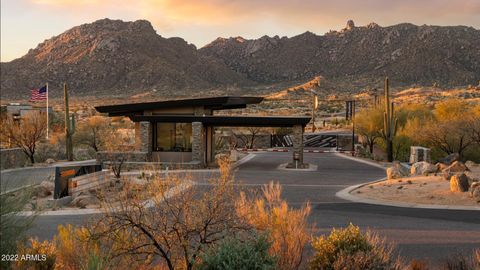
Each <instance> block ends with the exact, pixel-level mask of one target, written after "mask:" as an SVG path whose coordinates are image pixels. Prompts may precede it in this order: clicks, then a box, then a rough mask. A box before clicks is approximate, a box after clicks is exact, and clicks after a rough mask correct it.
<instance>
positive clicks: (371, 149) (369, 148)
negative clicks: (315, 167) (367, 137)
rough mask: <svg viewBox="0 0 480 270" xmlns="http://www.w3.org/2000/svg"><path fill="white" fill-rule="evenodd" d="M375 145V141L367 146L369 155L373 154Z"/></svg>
mask: <svg viewBox="0 0 480 270" xmlns="http://www.w3.org/2000/svg"><path fill="white" fill-rule="evenodd" d="M374 144H375V141H373V140H372V141H371V142H369V144H368V150H369V151H370V154H373V145H374Z"/></svg>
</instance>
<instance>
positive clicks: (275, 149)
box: [236, 148, 353, 153]
mask: <svg viewBox="0 0 480 270" xmlns="http://www.w3.org/2000/svg"><path fill="white" fill-rule="evenodd" d="M236 150H237V151H242V152H290V150H288V149H283V148H280V149H278V148H252V149H248V148H237V149H236ZM352 152H353V151H350V150H308V149H307V150H303V153H352Z"/></svg>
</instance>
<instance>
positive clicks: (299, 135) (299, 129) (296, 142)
mask: <svg viewBox="0 0 480 270" xmlns="http://www.w3.org/2000/svg"><path fill="white" fill-rule="evenodd" d="M292 143H293V156H292V158H293V162H292V164H293V165H295V154H297V155H298V166H299V167H303V126H302V125H295V126H293V134H292Z"/></svg>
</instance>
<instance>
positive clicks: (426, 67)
mask: <svg viewBox="0 0 480 270" xmlns="http://www.w3.org/2000/svg"><path fill="white" fill-rule="evenodd" d="M200 52H201V53H202V54H204V55H207V56H212V57H217V58H220V59H222V60H223V61H224V62H225V63H226V64H227V65H228V66H229V67H230V68H232V69H233V70H235V71H237V72H240V73H244V74H246V75H247V76H248V78H249V79H251V80H254V81H257V82H260V83H271V82H279V81H289V80H301V79H311V78H313V77H314V76H317V75H321V76H323V77H325V78H328V79H330V80H335V79H337V80H338V81H352V82H354V81H363V82H364V84H368V83H369V81H371V80H375V79H376V78H377V79H378V78H380V79H381V78H382V77H384V76H385V75H388V76H389V77H391V79H392V80H391V81H392V83H393V84H395V85H409V86H410V85H429V86H431V85H432V84H434V83H436V84H437V85H438V84H439V85H440V86H459V85H468V84H473V85H476V84H478V82H479V80H480V30H477V29H474V28H472V27H465V26H452V27H440V26H426V25H423V26H416V25H413V24H408V23H404V24H399V25H394V26H389V27H381V26H379V25H377V24H375V23H371V24H369V25H367V26H363V27H356V26H355V25H354V23H353V21H349V22H348V23H347V27H346V28H344V29H343V30H341V31H330V32H329V33H327V34H325V35H322V36H319V35H316V34H314V33H311V32H305V33H303V34H301V35H298V36H294V37H291V38H287V37H282V38H280V37H278V36H274V37H269V36H263V37H261V38H259V39H252V40H248V39H244V38H242V37H234V38H228V39H225V38H218V39H217V40H215V41H213V42H212V43H210V44H208V45H206V46H205V47H203V48H201V49H200Z"/></svg>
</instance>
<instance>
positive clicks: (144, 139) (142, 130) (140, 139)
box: [135, 121, 152, 153]
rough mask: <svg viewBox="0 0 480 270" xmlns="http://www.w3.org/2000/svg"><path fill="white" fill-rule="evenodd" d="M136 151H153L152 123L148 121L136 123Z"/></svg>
mask: <svg viewBox="0 0 480 270" xmlns="http://www.w3.org/2000/svg"><path fill="white" fill-rule="evenodd" d="M135 151H138V152H146V153H151V152H152V125H151V124H150V122H148V121H142V122H136V123H135Z"/></svg>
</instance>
